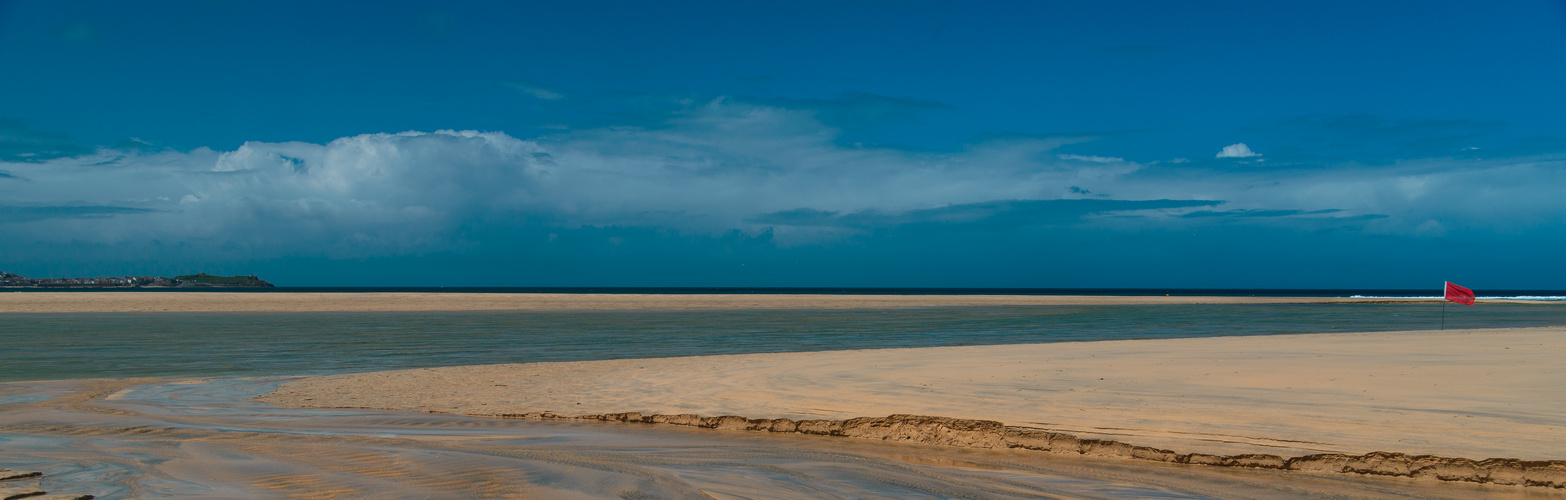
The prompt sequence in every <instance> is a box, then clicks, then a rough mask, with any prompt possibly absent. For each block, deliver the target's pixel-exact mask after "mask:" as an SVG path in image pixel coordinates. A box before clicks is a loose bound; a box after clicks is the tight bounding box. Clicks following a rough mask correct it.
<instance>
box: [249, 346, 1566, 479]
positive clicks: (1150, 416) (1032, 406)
mask: <svg viewBox="0 0 1566 500" xmlns="http://www.w3.org/2000/svg"><path fill="white" fill-rule="evenodd" d="M1563 358H1566V328H1563V327H1545V328H1519V329H1492V330H1449V331H1445V332H1432V331H1422V332H1383V333H1350V334H1336V333H1335V334H1312V335H1280V336H1253V337H1218V338H1193V339H1169V340H1131V341H1102V342H1071V343H1055V344H1031V345H998V346H968V347H936V348H915V349H880V350H859V351H830V352H807V353H778V354H746V355H726V356H703V357H685V358H662V359H625V360H608V361H590V362H571V363H529V364H514V365H489V366H460V367H447V368H434V369H416V370H401V371H390V372H376V373H361V374H345V375H332V376H322V377H310V378H305V379H301V380H297V381H293V382H289V383H287V384H284V385H283V386H282V387H281V388H280V389H279V390H278V391H276V392H274V393H272V394H269V395H267V396H264V397H262V398H260V399H261V400H262V401H266V402H270V403H275V404H282V405H292V406H313V407H365V408H382V409H406V410H419V411H439V412H446V413H463V414H475V415H502V414H525V413H530V412H550V413H555V414H559V415H567V416H571V415H595V414H608V413H618V412H639V413H642V414H646V415H654V414H659V415H678V414H696V415H705V416H718V415H739V416H744V417H748V418H760V419H766V418H789V419H795V420H805V419H827V420H842V419H850V418H854V417H874V416H885V415H892V414H910V415H936V416H942V417H951V418H958V419H975V420H991V421H997V422H1001V423H1003V424H1004V425H1007V426H1016V427H1019V428H1032V429H1039V430H1043V431H1050V432H1059V433H1067V434H1071V435H1075V436H1079V437H1082V438H1089V439H1105V440H1114V441H1120V442H1125V443H1129V444H1131V445H1136V446H1148V447H1156V448H1161V449H1168V450H1175V451H1178V452H1180V453H1205V454H1214V455H1237V454H1247V453H1265V454H1273V455H1281V456H1300V455H1309V454H1319V453H1342V454H1350V455H1359V454H1365V453H1370V452H1376V451H1385V452H1401V453H1408V454H1432V455H1439V456H1445V457H1461V458H1471V459H1476V460H1477V459H1485V458H1519V459H1525V460H1559V459H1563V458H1566V456H1563V455H1562V451H1561V450H1566V408H1563V407H1561V406H1560V404H1559V402H1560V401H1563V400H1566V364H1563V363H1561V362H1560V361H1559V360H1560V359H1563Z"/></svg>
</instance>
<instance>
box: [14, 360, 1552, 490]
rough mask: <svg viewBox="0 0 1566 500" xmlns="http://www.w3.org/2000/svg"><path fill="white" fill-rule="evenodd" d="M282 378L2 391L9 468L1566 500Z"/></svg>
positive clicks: (486, 484) (457, 486) (178, 476)
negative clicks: (641, 415) (587, 417)
mask: <svg viewBox="0 0 1566 500" xmlns="http://www.w3.org/2000/svg"><path fill="white" fill-rule="evenodd" d="M280 380H281V379H220V380H209V381H167V380H165V381H150V380H142V381H127V380H99V381H49V382H31V383H15V384H7V385H0V468H9V469H15V470H38V471H43V472H44V474H45V475H44V476H43V478H42V479H40V480H39V483H38V486H39V487H40V488H41V489H44V490H50V491H55V490H59V491H71V492H75V493H90V494H94V495H97V496H98V497H99V498H130V497H137V498H142V497H200V498H236V497H246V498H267V497H291V498H343V497H371V496H375V497H389V498H757V497H764V498H854V497H870V498H1301V497H1322V498H1325V497H1331V498H1406V497H1409V496H1417V497H1423V498H1566V492H1559V491H1553V490H1543V491H1541V490H1538V489H1526V488H1521V487H1507V486H1490V485H1472V484H1450V483H1436V482H1428V481H1419V480H1411V479H1400V478H1377V477H1364V476H1347V475H1329V476H1318V475H1311V474H1301V473H1286V472H1278V471H1264V470H1235V469H1219V468H1210V467H1193V466H1182V465H1173V464H1152V463H1145V462H1134V461H1123V460H1110V459H1094V458H1087V457H1071V458H1063V457H1056V456H1049V455H1043V454H1038V453H1029V452H1006V451H989V450H964V449H955V448H942V447H934V446H923V445H899V444H889V443H869V442H856V441H852V440H847V439H833V438H822V437H812V436H798V435H790V436H768V435H757V434H754V433H741V432H732V433H731V432H723V431H711V430H697V429H682V428H667V427H661V426H660V427H648V426H640V425H627V424H601V423H572V422H542V421H526V420H501V419H484V418H473V417H462V416H453V415H437V414H426V413H410V412H389V411H373V410H323V409H295V408H280V407H275V406H270V405H266V404H262V403H255V402H251V401H248V400H247V399H248V398H250V397H253V396H255V395H258V394H263V393H265V392H267V391H270V390H272V389H274V388H275V387H276V385H277V384H278V383H279V382H280Z"/></svg>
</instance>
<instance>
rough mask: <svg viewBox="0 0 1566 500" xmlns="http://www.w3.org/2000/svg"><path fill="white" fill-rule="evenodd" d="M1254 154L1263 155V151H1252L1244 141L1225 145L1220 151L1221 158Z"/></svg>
mask: <svg viewBox="0 0 1566 500" xmlns="http://www.w3.org/2000/svg"><path fill="white" fill-rule="evenodd" d="M1252 156H1261V153H1257V152H1255V151H1251V147H1250V146H1246V145H1245V143H1243V142H1241V143H1236V144H1230V145H1228V146H1224V147H1223V150H1221V151H1219V152H1218V157H1219V158H1250V157H1252Z"/></svg>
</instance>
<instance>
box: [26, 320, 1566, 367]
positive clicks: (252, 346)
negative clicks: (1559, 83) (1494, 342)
mask: <svg viewBox="0 0 1566 500" xmlns="http://www.w3.org/2000/svg"><path fill="white" fill-rule="evenodd" d="M1442 310H1443V306H1442V305H1439V304H1288V305H1259V304H1248V305H1133V306H1004V307H967V308H954V307H933V308H907V309H879V310H870V309H865V310H723V311H590V312H456V313H453V312H435V313H431V312H397V313H362V312H354V313H72V314H23V313H5V314H0V346H3V349H0V381H17V380H51V379H79V378H112V377H144V376H146V377H233V376H277V375H309V374H323V373H344V372H360V371H375V370H390V369H402V368H417V367H432V366H450V365H468V364H491V363H523V362H536V361H583V360H596V359H616V358H649V357H668V356H691V355H710V354H738V353H762V352H789V351H823V350H840V349H873V348H888V347H931V346H955V345H985V344H1008V343H1042V342H1069V341H1092V340H1119V339H1151V338H1180V337H1209V336H1225V335H1278V334H1299V333H1318V332H1354V331H1366V332H1368V331H1397V330H1433V329H1436V328H1439V327H1440V326H1441V324H1442V323H1441V321H1442V319H1441V315H1442ZM1444 321H1445V327H1447V328H1491V327H1522V326H1544V325H1566V304H1562V303H1560V302H1557V301H1547V302H1541V303H1538V304H1482V303H1481V304H1480V305H1478V306H1472V307H1468V306H1448V307H1445V320H1444Z"/></svg>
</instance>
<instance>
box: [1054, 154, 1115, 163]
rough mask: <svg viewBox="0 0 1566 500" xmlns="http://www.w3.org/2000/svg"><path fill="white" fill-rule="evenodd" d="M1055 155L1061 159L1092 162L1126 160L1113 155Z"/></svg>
mask: <svg viewBox="0 0 1566 500" xmlns="http://www.w3.org/2000/svg"><path fill="white" fill-rule="evenodd" d="M1057 156H1059V157H1060V159H1062V160H1077V161H1086V162H1092V163H1124V162H1125V161H1126V159H1125V158H1117V157H1113V156H1091V155H1057Z"/></svg>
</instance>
